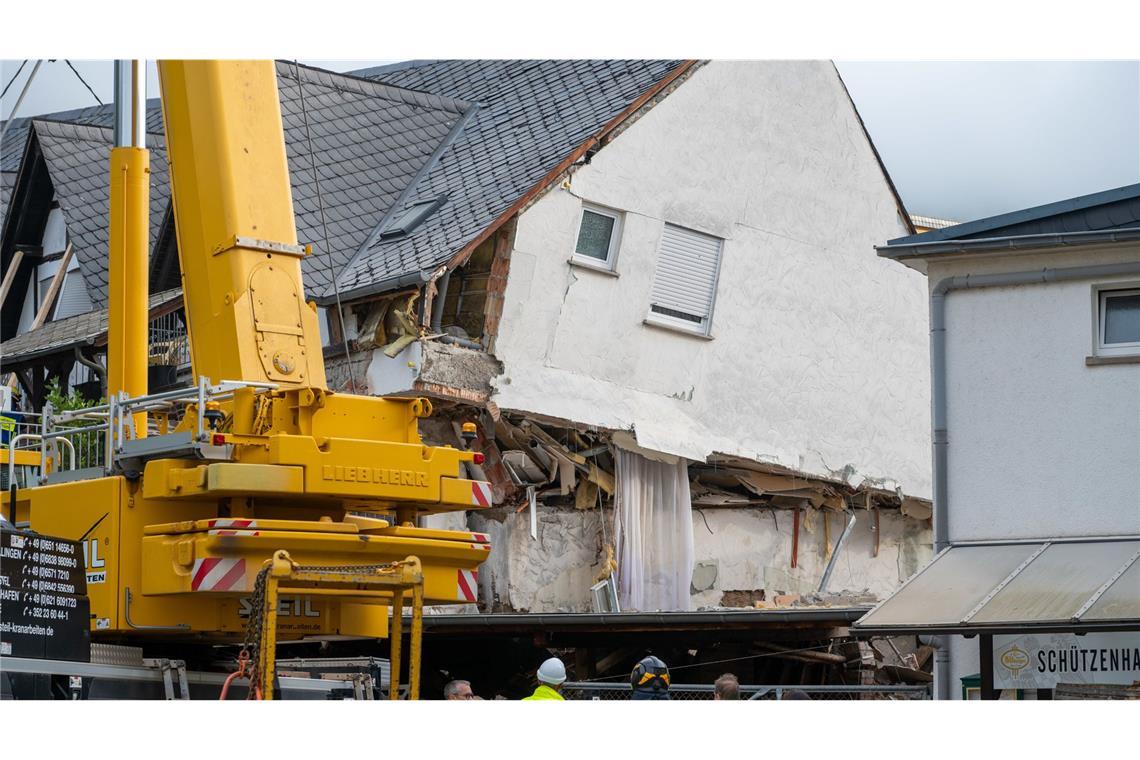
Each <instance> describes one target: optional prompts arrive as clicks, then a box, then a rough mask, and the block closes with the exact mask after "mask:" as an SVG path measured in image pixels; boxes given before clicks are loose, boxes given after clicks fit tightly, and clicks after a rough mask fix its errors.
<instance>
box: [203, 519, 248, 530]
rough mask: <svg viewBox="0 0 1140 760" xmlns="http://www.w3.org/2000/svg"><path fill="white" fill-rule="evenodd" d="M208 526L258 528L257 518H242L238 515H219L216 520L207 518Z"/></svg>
mask: <svg viewBox="0 0 1140 760" xmlns="http://www.w3.org/2000/svg"><path fill="white" fill-rule="evenodd" d="M206 526H207V527H209V528H256V527H257V520H242V519H239V518H237V517H219V518H217V519H215V520H207V521H206Z"/></svg>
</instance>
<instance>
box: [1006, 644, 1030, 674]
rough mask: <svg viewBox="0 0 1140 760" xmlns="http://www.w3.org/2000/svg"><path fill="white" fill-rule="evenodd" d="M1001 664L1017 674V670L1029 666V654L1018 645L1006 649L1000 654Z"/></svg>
mask: <svg viewBox="0 0 1140 760" xmlns="http://www.w3.org/2000/svg"><path fill="white" fill-rule="evenodd" d="M1001 664H1002V665H1004V666H1005V667H1006V668H1008V669H1009V670H1012V671H1013V674H1014V675H1017V673H1018V672H1019V671H1021V670H1022V669H1023V668H1026V667H1028V666H1029V654H1028V653H1027V652H1026V651H1025V650H1024V649H1019V648H1018V647H1013V648H1012V649H1007V650H1006V651H1005V652H1003V653H1002V655H1001Z"/></svg>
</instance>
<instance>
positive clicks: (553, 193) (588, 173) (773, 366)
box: [0, 61, 931, 678]
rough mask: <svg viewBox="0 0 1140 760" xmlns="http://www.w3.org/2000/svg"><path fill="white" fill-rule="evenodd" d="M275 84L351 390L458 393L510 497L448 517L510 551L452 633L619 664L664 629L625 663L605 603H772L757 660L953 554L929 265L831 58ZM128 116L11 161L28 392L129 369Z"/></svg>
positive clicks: (10, 250)
mask: <svg viewBox="0 0 1140 760" xmlns="http://www.w3.org/2000/svg"><path fill="white" fill-rule="evenodd" d="M278 79H279V91H280V97H281V106H282V112H283V116H284V122H285V141H286V147H287V151H288V156H289V162H290V170H291V174H292V181H293V200H294V206H295V210H296V217H297V223H298V232H299V237H300V239H301V240H303V241H304V242H306V243H311V244H312V246H313V249H314V254H313V255H312V256H309V257H308V258H307V259H306V260H305V261H304V263H303V266H304V276H305V278H306V287H307V289H308V291H309V292H308V296H309V298H310V299H311V300H313V301H315V302H316V304H317V305H318V306H319V307H320V309H321V314H322V320H321V321H322V337H323V339H324V341H325V346H324V350H325V358H326V365H327V367H328V375H329V382H330V384H331V385H332V386H333V387H334V388H343V389H352V390H354V391H357V392H361V391H365V390H366V391H367V392H370V393H374V394H381V395H409V394H414V395H420V396H425V397H428V398H430V399H431V401H432V404H433V406H434V407H435V412H436V413H435V415H434V416H433V417H432V418H431V419H430V420H427V421H425V423H424V424H423V425H422V433H423V435H424V437H425V439H426V440H428V441H429V442H431V443H436V444H447V443H450V444H453V445H460V443H461V439H460V435H459V431H460V426H461V425H462V423H464V422H475V423H476V425H477V431H478V433H477V438H476V440H475V444H474V445H475V446H476V447H477V448H478V449H479V450H480V451H482V452H483V453H484V455H485V460H484V463H483V464H482V465H481V466H480V467H479V468H478V469H479V470H480V471H479V472H475V473H472V474H473V475H475V476H477V477H479V478H486V479H488V480H490V481H491V483H492V484H493V498H492V504H491V505H490V508H488V509H484V510H480V511H477V512H476V511H472V512H470V513H467V514H466V515H465V514H462V513H457V514H452V515H446V516H438V517H433V518H427V519H429V520H433V521H436V522H437V523H438V524H440V525H441V526H442V525H447V526H448V527H452V526H453V524H456V525H457V524H463V525H466V526H467V527H469V528H470V529H472V530H477V531H479V532H482V533H487V534H488V535H489V536H490V538H491V541H492V544H493V545H494V547H495V548H494V551H493V552H492V553H491V557H490V558H489V560H488V561H487V563H486V564H485V565H484V566H483V568H482V570H481V571H480V573H479V576H478V591H477V593H476V594H475V595H474V597H475V598H473V599H472V604H470V605H465V606H463V607H461V608H459V609H450V610H442V611H441V612H443V613H445V614H442V615H440V616H438V622H436V623H429V626H428V633H429V636H430V635H431V634H432V632H433V630H434V631H435V632H436V633H437V634H438V635H439V636H440V637H442V638H446V636H447V635H448V632H449V631H450V632H452V633H456V632H460V633H463V634H464V635H472V632H473V631H474V630H475V628H473V626H475V625H476V624H475V623H474V621H468V622H464V621H463V620H461V619H458V618H462V617H464V616H470V615H471V613H476V612H481V613H485V614H483V615H480V616H479V617H480V618H485V619H488V620H490V619H495V620H499V621H502V626H504V627H502V628H500V629H495V630H501V631H503V632H507V633H509V634H510V635H523V636H530V638H531V639H532V640H533V642H534V643H536V644H540V645H542V646H554V647H556V646H558V641H562V642H563V643H564V644H565V642H568V641H573V642H575V643H574V644H573V647H576V648H577V649H579V650H581V651H583V652H585V651H592V652H593V654H592V655H591V656H590V657H586V658H584V659H583V661H582V665H581V667H580V668H579V670H581V671H582V672H583V673H585V672H589V673H591V674H594V675H597V674H598V673H604V672H606V671H607V668H618V669H620V668H622V667H626V666H627V665H628V663H627V662H626V661H625V659H623V658H622V656H620V655H621V653H622V652H626V659H628V657H630V656H632V654H631V653H630V651H627V650H633V649H636V648H637V647H636V645H635V644H633V643H632V642H631V641H623V642H622V644H621V646H614V647H610V648H609V650H608V651H607V649H606V647H605V644H604V637H605V636H606V635H607V632H606V628H607V626H606V625H605V623H604V622H603V621H602V618H601V617H599V616H602V615H605V614H608V613H612V612H615V611H618V610H621V611H623V612H634V611H638V612H642V613H658V612H659V613H661V615H662V616H663V617H660V618H659V622H658V623H656V624H655V625H656V628H652V627H651V628H650V629H649V630H650V631H657V633H659V634H661V635H662V636H672V634H673V633H675V632H678V631H689V632H690V635H689V638H688V639H685V640H686V641H693V640H696V639H695V638H694V637H697V638H699V636H698V635H697V633H695V631H696V629H697V628H699V627H700V626H699V625H698V623H696V622H693V621H696V620H698V618H694V617H688V618H686V617H684V616H685V615H689V616H692V615H699V614H702V613H714V612H722V611H726V610H727V611H739V612H743V611H744V610H748V611H750V612H748V613H747V614H748V616H749V617H748V620H750V621H755V622H753V623H749V624H748V625H746V626H744V633H743V634H741V639H740V646H742V647H744V649H742V650H741V651H744V650H747V651H753V648H754V645H755V641H756V640H758V639H763V640H765V641H767V644H765V646H767V647H769V649H768V650H765V651H768V653H769V654H771V653H772V651H771V647H776V648H777V653H778V650H779V647H781V646H785V645H786V644H787V643H788V642H790V641H792V640H809V641H827V640H834V639H837V638H841V637H842V636H843V635H844V633H845V631H844V626H845V625H846V623H847V622H850V621H851V620H853V619H854V613H852V612H851V610H856V611H859V612H860V614H861V612H862V611H864V610H865V606H866V605H867V604H869V603H871V602H873V601H876V600H878V599H881V598H883V597H885V596H887V595H888V594H889V593H890V592H891V591H893V590H894V589H896V588H897V587H898V585H899V584H900V583H901V582H902V581H903V580H905V579H906V578H907V577H909V576H910V575H911V574H913V573H914V572H915V571H917V570H918V569H919V568H920V567H921V566H922V565H923V564H925V562H926V561H927V560H928V559H929V558H930V556H931V549H930V545H931V536H930V522H929V518H930V504H929V497H930V462H929V455H928V441H929V439H928V430H927V424H926V419H927V415H928V410H929V393H928V385H929V383H928V376H927V346H926V340H927V338H926V323H927V322H926V300H925V290H924V288H925V284H924V282H923V279H922V277H921V276H920V275H918V274H917V273H914V272H911V271H909V270H903V269H902V268H900V267H892V266H890V264H889V262H884V261H882V260H880V259H878V258H877V257H876V256H875V255H874V251H873V246H874V244H875V243H876V242H878V241H880V240H883V239H889V238H894V237H898V236H900V235H904V234H908V233H910V232H913V227H912V225H911V222H910V219H909V217H908V216H907V214H906V211H905V209H904V208H903V206H902V203H901V201H900V200H899V198H898V195H897V193H896V192H895V190H894V187H893V185H892V184H891V181H890V178H889V176H888V175H887V173H886V171H885V169H884V167H883V166H882V163H881V161H880V160H879V158H878V155H877V153H876V152H875V149H874V146H873V144H872V143H871V140H870V138H869V136H868V134H867V132H866V130H865V129H864V127H863V124H862V122H861V121H860V119H859V116H858V113H857V111H856V109H855V107H854V105H853V103H852V102H851V100H850V98H849V96H848V94H847V92H846V89H845V87H844V85H843V83H842V80H841V79H840V77H839V75H838V73H837V71H836V70H835V68H834V67H833V66H832V65H831V64H830V63H827V62H787V63H775V62H720V61H416V62H410V63H405V64H397V65H393V66H383V67H378V68H373V69H365V70H361V71H357V72H353V73H351V74H336V73H332V72H327V71H322V70H319V69H313V68H308V67H304V66H299V65H296V64H294V63H284V62H282V63H279V64H278ZM110 121H111V111H110V109H109V108H89V109H80V110H77V111H71V112H65V113H61V114H52V115H49V116H46V117H36V118H30V119H21V120H17V121H15V122H13V124H12V126H11V128H10V129H9V130H8V131H7V133H6V135H5V138H4V144H3V146H2V149H0V150H2V154H3V155H2V156H0V179H2V180H3V181H2V182H0V187H3V200H4V225H3V237H2V251H0V252H2V256H3V264H4V272H5V279H4V282H5V288H4V294H3V304H2V316H3V319H2V325H0V329H2V331H3V336H2V337H3V340H4V342H3V344H2V345H0V362H2V366H0V370H2V371H3V372H4V373H5V375H6V376H7V373H12V375H11V377H12V378H13V380H12V383H13V384H14V385H18V386H19V387H20V388H21V389H22V390H23V391H24V394H23V395H24V400H23V403H24V404H25V405H26V406H27V407H28V408H38V406H39V405H40V404H42V402H43V400H44V399H45V398H46V394H47V393H48V389H49V388H50V387H52V386H51V382H52V381H53V380H54V382H57V383H59V385H60V386H61V387H62V388H63V389H64V390H65V391H66V390H68V389H75V390H76V391H77V392H78V393H81V394H86V395H87V396H89V397H92V398H97V397H98V396H99V395H101V393H102V392H103V390H104V378H103V374H102V366H103V357H104V354H105V342H106V336H105V328H106V320H105V318H101V317H100V314H102V313H104V312H102V311H101V310H105V307H106V298H107V294H106V271H105V270H106V267H105V248H106V233H105V224H104V223H103V222H104V221H105V217H106V213H107V191H106V187H105V184H106V183H105V182H104V181H103V180H104V174H105V172H106V166H105V163H106V160H105V153H106V149H107V148H108V147H109V145H110V140H111V130H110ZM148 129H149V130H150V131H151V132H153V134H152V135H151V136H150V140H149V142H150V143H151V146H152V153H151V156H152V159H151V162H152V173H153V174H152V176H153V180H152V185H153V191H152V225H151V227H152V235H151V237H152V241H151V242H152V256H151V278H150V279H151V282H150V289H151V293H152V299H151V318H152V326H151V364H152V367H151V376H150V377H151V389H152V390H158V389H160V388H162V387H169V386H172V385H177V384H180V383H182V382H184V381H185V380H186V378H187V377H188V375H189V354H188V352H187V351H186V343H185V322H184V319H183V317H182V316H181V312H180V291H179V290H178V288H179V285H180V277H179V267H178V257H177V247H176V246H177V244H176V240H175V236H174V234H173V219H172V217H171V214H170V209H169V189H168V187H167V185H166V179H165V154H164V151H163V147H162V138H161V111H160V109H159V107H158V103H157V101H153V102H152V104H151V109H150V118H149V119H148ZM898 270H901V271H898ZM789 611H799V612H801V613H803V614H804V615H807V616H808V617H809V618H811V620H812V621H814V622H812V623H811V625H806V624H804V623H803V621H801V622H800V623H797V624H795V625H792V624H791V622H790V620H791V619H790V618H789V617H788V615H787V613H788V612H789ZM486 613H490V614H486ZM522 613H526V614H527V615H528V617H527V618H520V617H519V615H520V614H522ZM560 613H571V614H572V615H571V616H570V617H566V618H563V619H562V621H563V622H561V623H558V624H557V626H556V625H554V624H553V623H549V622H548V623H541V622H540V620H541V619H542V617H543V616H544V615H548V614H560ZM767 613H773V614H767ZM573 615H577V616H578V617H573ZM670 615H671V616H672V617H670ZM766 615H767V616H766ZM591 616H593V617H591ZM812 616H814V617H812ZM700 619H704V618H700ZM744 619H745V618H743V617H739V618H736V620H740V621H742V620H744ZM807 619H808V618H804V620H807ZM527 620H530V621H533V622H530V623H528V622H526V621H527ZM707 620H708V621H709V622H708V625H707V626H706V627H705V628H704V629H702V630H703V631H704V633H702V634H700V635H702V636H707V637H711V638H710V639H709V640H712V639H715V638H717V637H718V636H720V637H722V638H723V637H724V634H723V631H724V630H726V627H725V623H724V620H723V619H721V618H708V619H707ZM718 620H719V622H717V621H718ZM569 621H580V625H579V624H578V623H573V624H571V622H569ZM685 621H688V622H685ZM481 625H484V626H490V625H499V623H482V624H481ZM702 625H703V624H702ZM558 626H562V627H563V628H565V631H563V633H561V634H558V635H554V634H551V633H550V632H551V631H554V630H556V629H557V630H560V631H561V630H562V628H558ZM566 626H569V628H566ZM694 626H695V627H694ZM571 629H572V630H571ZM486 630H488V631H490V630H492V629H491V628H487V629H486ZM637 630H638V631H639V635H641V636H642V637H643V638H644V637H645V635H646V633H645V632H646V630H647V629H646V628H645V627H644V626H642V627H640V628H638V629H637ZM567 631H568V632H567ZM718 631H720V633H718ZM611 633H612V631H611ZM504 635H506V634H504ZM551 636H554V638H553V639H552V638H551ZM559 636H561V637H562V638H561V639H559V638H558V637H559ZM730 638H731V637H730ZM555 639H557V640H555ZM670 641H673V642H674V643H676V645H677V646H679V647H681V649H684V650H685V651H688V648H691V647H688V648H686V645H685V644H684V643H683V642H682V641H681V639H676V640H675V641H674V639H670ZM678 642H680V643H678ZM662 646H664V644H662ZM851 646H852V647H854V646H855V645H851ZM598 647H602V648H601V649H599V648H598ZM785 648H786V646H785ZM904 648H905V645H904ZM694 651H695V650H694ZM884 651H886V650H884ZM915 651H917V649H916V650H915ZM881 654H882V652H880V655H881ZM906 654H907V652H906V651H904V652H903V653H902V654H898V653H895V655H890V653H889V652H888V655H889V656H888V659H891V657H892V656H893V660H892V661H897V662H898V663H902V662H903V658H904V655H906ZM833 657H841V656H840V655H834V654H833ZM866 657H867V652H866V651H865V650H864V651H862V652H860V651H859V650H858V648H853V649H852V652H851V653H850V655H849V656H848V655H843V656H842V658H843V659H844V661H845V662H846V661H847V660H848V659H851V660H853V661H858V662H864V661H865V659H866ZM910 657H911V659H909V660H907V663H908V664H910V665H919V664H920V663H918V662H917V658H916V657H915V655H913V654H911V655H910ZM634 659H636V658H634ZM782 659H784V660H785V661H786V660H793V661H795V658H794V657H792V656H787V657H784V658H782ZM809 659H810V658H809ZM587 661H589V662H588V665H587ZM801 661H802V658H801ZM829 663H830V665H829V667H831V668H832V669H834V667H836V666H837V665H838V661H835V660H832V661H829ZM816 664H821V665H828V662H819V661H817V662H816ZM599 666H605V667H599ZM840 669H841V670H842V668H840ZM911 670H918V668H917V667H916V668H911ZM827 673H831V671H830V670H829V671H827ZM827 673H825V675H824V677H825V678H827V677H831V676H829V675H827ZM832 675H833V674H832ZM768 677H776V675H771V674H770V675H769V676H768ZM812 677H815V676H812Z"/></svg>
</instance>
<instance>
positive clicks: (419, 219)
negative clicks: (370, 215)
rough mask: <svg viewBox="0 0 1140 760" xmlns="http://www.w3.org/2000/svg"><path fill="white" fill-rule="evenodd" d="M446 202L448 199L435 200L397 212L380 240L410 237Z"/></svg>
mask: <svg viewBox="0 0 1140 760" xmlns="http://www.w3.org/2000/svg"><path fill="white" fill-rule="evenodd" d="M446 202H447V198H446V197H439V198H433V199H432V200H430V201H420V202H418V203H413V204H412V205H410V206H405V207H404V210H403V211H400V212H397V214H396V215H395V216H394V217H393V218H392V220H391V221H390V222H388V224H387V226H385V227H384V231H383V232H381V233H380V239H381V240H392V239H394V238H399V237H404V236H405V235H410V234H411V233H412V231H413V230H414V229H415V228H416V227H419V226H420V225H421V224H423V222H424V220H425V219H427V218H428V217H429V216H431V215H432V214H434V213H435V211H436V209H438V208H439V207H440V206H442V205H443V204H444V203H446Z"/></svg>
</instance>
